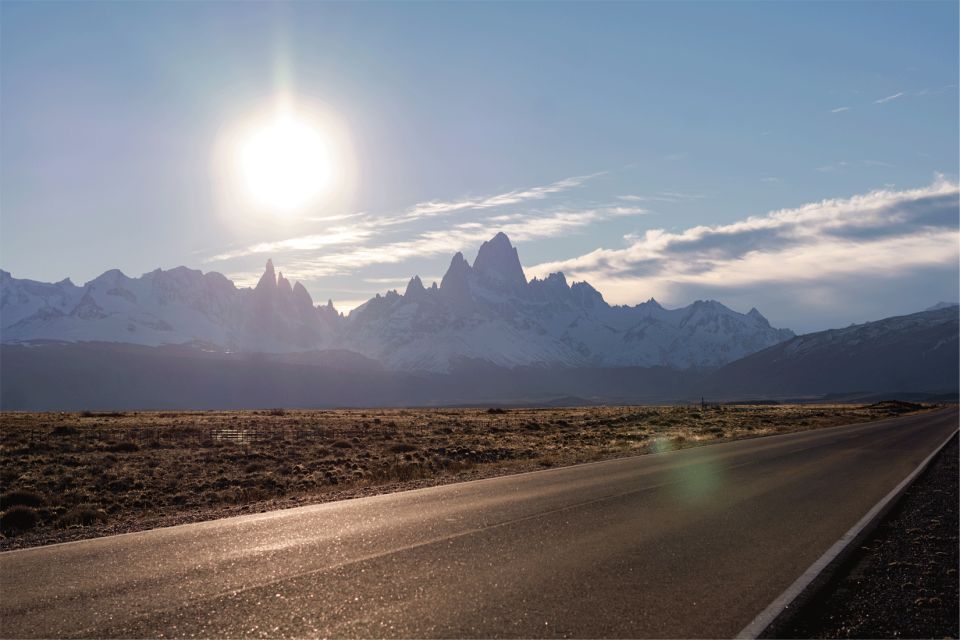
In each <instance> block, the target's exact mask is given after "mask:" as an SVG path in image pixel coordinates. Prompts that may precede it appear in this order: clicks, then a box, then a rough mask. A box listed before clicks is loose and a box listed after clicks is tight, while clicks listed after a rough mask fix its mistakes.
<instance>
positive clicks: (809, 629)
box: [774, 435, 960, 638]
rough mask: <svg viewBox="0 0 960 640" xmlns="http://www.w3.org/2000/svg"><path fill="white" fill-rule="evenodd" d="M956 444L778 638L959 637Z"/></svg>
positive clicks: (959, 486) (781, 625) (959, 469)
mask: <svg viewBox="0 0 960 640" xmlns="http://www.w3.org/2000/svg"><path fill="white" fill-rule="evenodd" d="M958 457H960V449H958V442H957V436H956V435H955V436H954V437H953V439H952V441H951V442H950V443H949V444H948V445H947V446H946V447H945V448H944V449H943V451H942V452H941V453H940V455H938V456H937V458H936V459H935V460H933V461H932V462H931V464H930V466H929V467H928V468H927V469H926V470H925V471H924V473H923V474H921V475H920V477H918V478H917V480H916V481H915V482H914V483H913V485H912V486H911V487H910V488H909V489H907V491H906V492H905V493H904V495H903V496H902V497H901V499H900V501H899V502H898V504H897V505H896V506H895V507H894V508H893V509H892V510H891V511H890V512H889V513H888V514H887V516H886V517H885V518H884V519H883V521H882V522H881V523H880V524H879V525H878V526H877V528H876V530H875V531H874V532H873V533H872V534H870V535H869V537H867V539H866V540H865V541H864V543H863V544H862V545H861V546H860V547H859V548H858V549H857V550H856V551H854V552H853V553H852V554H851V556H850V557H849V558H848V559H847V560H846V561H844V563H843V565H842V566H840V567H839V569H838V571H837V573H836V574H835V575H834V576H833V577H832V578H831V580H830V581H829V582H828V583H827V584H826V585H825V586H824V587H823V588H822V589H821V590H820V591H819V592H818V593H817V594H816V596H814V597H813V598H812V599H811V600H810V601H809V602H808V603H807V604H806V605H805V606H803V607H802V608H801V609H800V610H799V611H797V613H796V614H794V615H793V616H791V617H790V618H789V619H788V620H784V621H782V622H780V623H778V624H777V627H778V629H777V630H776V631H775V633H774V637H778V638H957V637H960V583H958V577H957V570H958V567H960V536H958V532H960V519H958V511H960V507H958V505H960V463H958Z"/></svg>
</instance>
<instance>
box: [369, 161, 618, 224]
mask: <svg viewBox="0 0 960 640" xmlns="http://www.w3.org/2000/svg"><path fill="white" fill-rule="evenodd" d="M603 173H604V172H600V173H593V174H590V175H585V176H573V177H571V178H564V179H563V180H558V181H556V182H554V183H552V184H549V185H546V186H543V187H530V188H528V189H514V190H512V191H507V192H505V193H500V194H496V195H492V196H483V197H479V198H463V199H460V200H452V201H437V200H431V201H429V202H421V203H419V204H416V205H414V206H413V207H411V208H410V209H409V210H407V212H406V213H405V214H403V215H400V216H395V217H387V218H382V219H381V220H380V221H379V222H380V224H402V223H405V222H412V221H414V220H420V219H422V218H432V217H434V216H439V215H446V214H449V213H455V212H457V211H463V210H466V209H490V208H494V207H505V206H508V205H514V204H519V203H521V202H528V201H531V200H543V199H545V198H547V197H549V196H551V195H554V194H557V193H562V192H564V191H569V190H570V189H574V188H576V187H579V186H582V185H583V184H584V183H586V182H587V181H588V180H591V179H593V178H596V177H597V176H600V175H603Z"/></svg>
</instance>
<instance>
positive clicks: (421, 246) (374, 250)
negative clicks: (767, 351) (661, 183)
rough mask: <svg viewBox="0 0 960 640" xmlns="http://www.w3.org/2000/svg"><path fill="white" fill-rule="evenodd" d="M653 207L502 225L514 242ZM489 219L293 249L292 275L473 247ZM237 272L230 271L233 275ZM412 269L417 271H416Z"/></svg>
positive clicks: (517, 217)
mask: <svg viewBox="0 0 960 640" xmlns="http://www.w3.org/2000/svg"><path fill="white" fill-rule="evenodd" d="M648 213H649V211H648V210H647V209H644V208H642V207H625V206H609V207H596V208H592V209H563V210H555V211H547V212H544V211H528V212H524V213H522V214H514V215H512V216H510V217H509V218H507V219H502V221H501V222H500V224H498V225H497V227H496V228H497V230H499V231H503V232H504V233H506V234H507V235H508V236H510V239H511V240H512V241H514V242H525V241H529V240H535V239H540V238H550V237H556V236H559V235H563V234H567V233H570V232H572V231H575V230H577V229H582V228H584V227H587V226H589V225H590V224H593V223H596V222H600V221H602V220H608V219H611V218H619V217H627V216H641V215H646V214H648ZM490 234H491V231H490V226H489V224H487V223H486V222H476V221H472V222H462V223H459V224H456V225H453V226H450V227H448V228H444V229H433V230H427V231H423V232H421V233H419V234H417V235H416V237H414V238H413V239H412V240H404V241H397V242H384V243H379V244H366V245H361V246H354V247H350V248H346V249H344V250H342V251H333V252H324V253H323V254H322V255H315V254H310V255H305V253H304V254H300V255H293V256H290V257H289V258H288V259H287V260H286V261H285V264H286V265H287V266H286V267H285V269H284V273H285V274H287V276H288V277H294V278H298V279H304V280H309V279H313V278H320V277H325V276H333V275H343V274H349V273H353V272H356V271H357V270H359V269H361V268H364V267H369V266H371V265H384V264H397V263H401V262H404V261H406V260H411V259H414V258H426V257H434V256H449V255H450V254H453V253H456V252H458V251H464V250H467V249H470V248H474V247H475V246H476V245H478V244H479V243H481V242H483V241H484V240H488V239H489V238H490ZM232 275H233V274H231V277H232ZM411 275H412V274H411Z"/></svg>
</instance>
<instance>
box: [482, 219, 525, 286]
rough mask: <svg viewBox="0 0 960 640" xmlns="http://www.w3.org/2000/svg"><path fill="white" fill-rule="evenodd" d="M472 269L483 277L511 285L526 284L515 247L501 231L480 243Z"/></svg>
mask: <svg viewBox="0 0 960 640" xmlns="http://www.w3.org/2000/svg"><path fill="white" fill-rule="evenodd" d="M473 270H474V271H475V272H476V273H478V274H479V275H481V276H483V277H486V278H489V279H491V280H495V281H497V282H502V283H505V284H509V285H512V286H523V285H525V284H527V278H526V276H525V275H524V274H523V267H522V266H521V265H520V256H519V254H518V253H517V249H516V248H515V247H514V246H513V245H512V244H510V238H508V237H507V234H505V233H503V232H502V231H501V232H499V233H497V235H495V236H493V238H491V239H490V240H487V241H486V242H484V243H483V244H482V245H480V251H478V252H477V259H476V260H474V261H473Z"/></svg>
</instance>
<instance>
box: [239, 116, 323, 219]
mask: <svg viewBox="0 0 960 640" xmlns="http://www.w3.org/2000/svg"><path fill="white" fill-rule="evenodd" d="M248 136H249V137H248V138H247V139H246V140H245V141H244V142H243V143H242V145H241V148H240V153H239V158H238V160H239V163H240V174H241V177H242V180H243V182H244V184H245V185H246V187H247V189H248V190H249V194H250V196H251V197H252V198H253V199H254V200H255V201H256V203H257V204H259V205H261V206H265V207H270V208H274V209H276V210H277V212H279V213H290V212H293V211H298V210H301V209H303V208H304V207H305V206H306V205H308V204H310V203H311V202H313V201H315V200H316V199H317V198H318V197H319V196H320V195H322V194H323V192H324V191H325V190H326V189H327V187H328V186H329V184H330V181H331V173H332V171H333V161H332V158H331V151H330V145H329V142H328V141H327V139H326V138H325V137H324V135H323V133H322V132H321V131H320V130H319V129H317V128H316V127H314V126H312V125H311V124H310V123H309V122H307V121H304V120H300V119H298V118H297V117H296V116H295V115H293V114H282V115H279V116H277V117H276V119H274V120H273V121H271V122H267V123H265V124H264V125H262V126H260V127H259V128H257V129H254V130H253V131H251V132H250V133H249V134H248Z"/></svg>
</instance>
